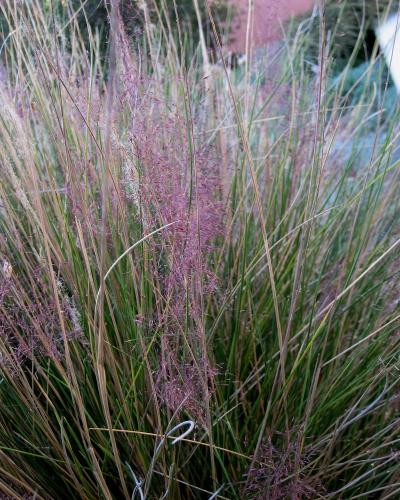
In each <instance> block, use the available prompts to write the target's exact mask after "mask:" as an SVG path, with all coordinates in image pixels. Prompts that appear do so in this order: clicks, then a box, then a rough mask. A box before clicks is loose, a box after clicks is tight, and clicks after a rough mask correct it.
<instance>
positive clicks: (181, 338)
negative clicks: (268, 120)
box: [119, 23, 224, 423]
mask: <svg viewBox="0 0 400 500" xmlns="http://www.w3.org/2000/svg"><path fill="white" fill-rule="evenodd" d="M119 41H120V47H119V48H120V53H121V54H122V68H121V71H122V73H121V77H120V85H121V90H122V102H124V103H126V104H127V105H128V106H129V108H130V110H131V120H132V124H131V127H130V130H129V141H130V143H131V145H132V147H131V154H132V155H133V158H132V160H131V162H130V164H129V166H125V174H124V177H125V180H124V183H125V185H126V186H127V187H128V190H129V192H130V193H134V195H133V197H134V201H135V205H136V206H137V205H138V206H139V210H140V217H141V222H142V224H143V227H144V229H145V231H150V229H151V228H153V227H156V226H157V225H166V224H170V223H172V222H174V224H173V225H171V226H169V228H168V229H166V230H165V231H164V232H163V234H162V236H161V240H160V241H159V239H155V240H153V242H151V243H150V245H151V249H152V254H153V256H154V258H153V260H154V272H155V273H156V275H157V277H158V279H159V281H160V284H161V290H160V292H161V296H160V297H159V298H158V309H159V311H160V312H159V317H158V318H157V320H156V322H157V323H158V328H159V329H160V331H161V332H162V333H161V359H160V371H159V375H158V377H157V386H158V387H159V388H160V389H159V396H160V398H161V400H162V401H163V402H164V403H165V404H166V405H167V407H168V408H169V409H170V410H171V411H172V412H173V413H174V412H176V411H177V410H183V409H185V410H186V411H188V412H189V413H190V414H191V415H192V416H194V417H196V418H197V419H198V420H201V421H202V422H203V423H204V415H203V412H204V410H202V407H203V406H204V405H203V400H204V397H205V394H204V383H205V384H207V386H208V385H212V383H213V382H212V380H213V378H214V375H215V373H216V371H215V369H214V368H212V366H211V365H210V362H209V358H208V353H207V352H202V339H201V337H202V336H203V335H204V331H203V330H204V317H203V315H204V310H203V301H204V300H205V298H204V297H205V296H207V295H209V294H210V293H213V292H214V291H215V289H216V276H215V274H214V273H213V272H212V271H211V269H210V267H209V259H210V255H211V253H212V252H213V250H214V245H215V243H216V239H217V238H218V237H219V236H221V235H222V234H223V225H222V222H223V213H224V208H223V203H222V200H221V199H220V196H221V180H220V176H219V175H220V172H219V168H218V164H217V160H216V157H215V153H214V152H213V150H212V149H211V148H210V147H209V146H207V145H202V144H198V141H193V142H192V139H193V138H192V137H191V136H190V135H191V134H192V133H193V130H192V131H190V129H191V128H193V124H192V123H191V122H190V120H192V119H193V118H192V117H190V118H188V119H186V120H185V118H184V117H183V116H181V114H180V111H179V110H178V108H177V107H176V106H170V107H167V106H166V105H165V103H164V102H163V100H162V98H161V97H160V96H161V91H160V90H159V89H158V82H157V81H156V80H155V79H151V78H150V79H149V78H144V77H143V76H142V75H140V74H139V72H138V69H137V64H135V62H134V60H133V58H132V55H131V51H130V48H129V44H128V41H127V39H126V36H125V35H124V32H123V27H122V23H121V24H120V38H119ZM145 89H146V90H145ZM188 120H189V122H188ZM185 342H187V345H185ZM193 354H195V356H196V359H193ZM198 356H200V358H199V357H198ZM202 379H203V382H201V380H202ZM207 399H208V398H207ZM207 403H208V401H207Z"/></svg>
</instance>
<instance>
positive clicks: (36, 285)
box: [0, 269, 82, 371]
mask: <svg viewBox="0 0 400 500" xmlns="http://www.w3.org/2000/svg"><path fill="white" fill-rule="evenodd" d="M58 285H59V292H60V295H59V302H60V307H61V314H62V315H63V320H64V323H65V325H66V330H67V332H66V333H67V338H68V340H73V339H77V338H81V337H82V329H81V324H80V314H79V312H78V310H77V308H76V306H75V304H74V302H73V300H72V298H70V297H68V296H67V294H66V293H65V292H64V291H63V290H62V288H63V287H62V284H61V283H59V284H58ZM0 339H1V341H2V342H3V343H4V344H5V345H7V346H8V349H9V352H10V360H9V362H7V361H5V360H0V366H1V364H3V366H4V365H6V367H8V368H9V369H11V371H16V370H17V369H18V367H19V366H23V365H24V364H25V362H26V361H27V360H28V359H29V360H33V359H34V358H42V357H48V358H51V359H61V358H62V357H63V352H64V343H63V335H62V328H61V323H60V316H59V311H58V307H57V302H56V299H55V297H54V296H53V294H52V290H51V287H50V286H49V285H48V283H47V282H46V279H45V274H44V272H43V271H41V270H39V269H37V270H35V271H34V272H33V274H32V276H30V277H29V278H25V279H23V278H18V279H17V277H15V276H14V275H13V274H11V273H10V274H6V273H4V272H3V274H2V275H0ZM11 359H12V362H11Z"/></svg>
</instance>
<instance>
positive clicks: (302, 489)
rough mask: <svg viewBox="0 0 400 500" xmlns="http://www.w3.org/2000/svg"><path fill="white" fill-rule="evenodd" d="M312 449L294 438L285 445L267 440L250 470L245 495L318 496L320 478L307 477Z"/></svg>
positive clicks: (273, 499) (274, 499) (272, 498)
mask: <svg viewBox="0 0 400 500" xmlns="http://www.w3.org/2000/svg"><path fill="white" fill-rule="evenodd" d="M310 455H311V453H310V452H308V451H307V450H301V448H300V442H299V441H298V440H294V441H293V440H292V441H290V442H289V443H286V444H285V445H283V446H282V447H281V448H278V447H276V446H274V445H273V443H272V439H271V438H268V440H264V441H263V443H262V444H261V446H260V448H259V452H258V454H257V456H256V457H254V458H255V460H254V461H253V465H252V466H251V468H250V469H249V470H248V472H247V474H246V478H247V481H246V489H245V495H246V498H249V499H254V500H255V499H260V500H285V499H287V498H291V499H293V500H300V499H306V498H315V497H316V494H317V493H321V491H324V490H323V487H322V485H321V484H320V483H319V481H318V480H314V479H313V478H309V477H307V475H306V474H305V472H304V468H305V467H306V466H307V463H308V462H309V458H310Z"/></svg>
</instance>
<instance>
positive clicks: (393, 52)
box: [376, 14, 400, 94]
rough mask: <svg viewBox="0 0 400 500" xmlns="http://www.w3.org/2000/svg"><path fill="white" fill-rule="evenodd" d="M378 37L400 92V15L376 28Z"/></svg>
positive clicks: (390, 18)
mask: <svg viewBox="0 0 400 500" xmlns="http://www.w3.org/2000/svg"><path fill="white" fill-rule="evenodd" d="M376 37H377V39H378V42H379V45H380V46H381V49H382V52H383V54H384V55H385V59H386V62H387V64H388V66H389V69H390V73H391V75H392V78H393V81H394V83H395V85H396V88H397V92H398V93H399V94H400V16H399V14H395V15H393V16H391V17H389V19H388V20H387V21H385V22H384V23H383V24H381V25H380V26H379V27H378V28H377V30H376Z"/></svg>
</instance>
